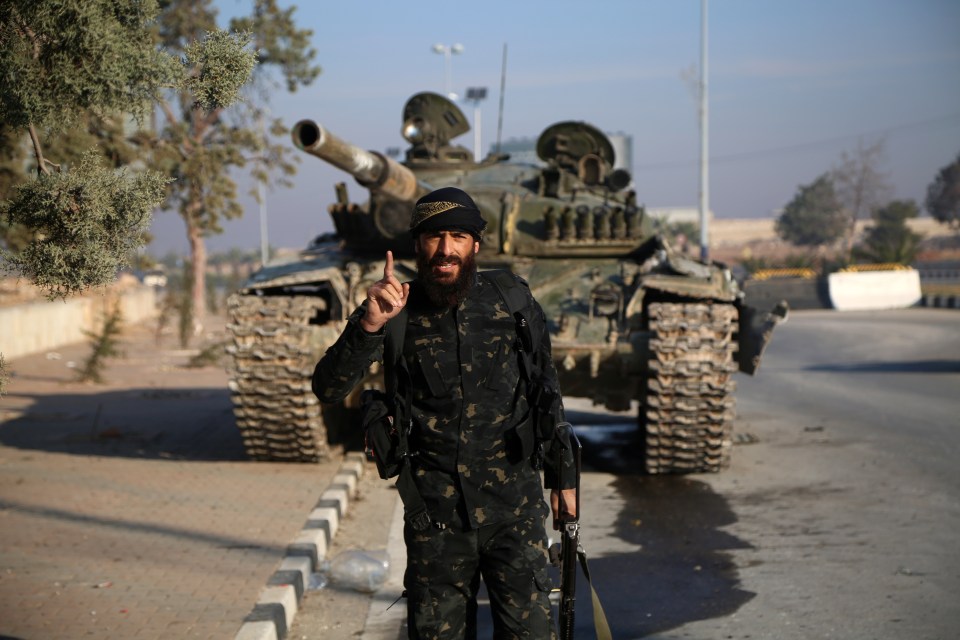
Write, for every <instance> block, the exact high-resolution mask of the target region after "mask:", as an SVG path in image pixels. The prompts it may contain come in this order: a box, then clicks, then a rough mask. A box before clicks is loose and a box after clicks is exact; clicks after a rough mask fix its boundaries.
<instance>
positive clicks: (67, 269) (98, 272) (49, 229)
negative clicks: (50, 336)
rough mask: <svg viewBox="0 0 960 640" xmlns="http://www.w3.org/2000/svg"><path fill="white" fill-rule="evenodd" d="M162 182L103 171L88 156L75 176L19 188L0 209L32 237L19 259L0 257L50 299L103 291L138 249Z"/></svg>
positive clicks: (158, 178) (158, 176)
mask: <svg viewBox="0 0 960 640" xmlns="http://www.w3.org/2000/svg"><path fill="white" fill-rule="evenodd" d="M166 183H167V179H166V178H165V177H164V176H163V175H161V174H159V173H155V172H144V173H139V174H131V173H129V172H128V171H126V170H124V169H119V170H112V169H105V168H103V167H102V166H100V165H99V163H98V161H97V158H96V154H94V153H89V154H87V155H86V156H84V157H83V159H82V160H81V162H80V165H79V166H78V167H77V168H76V169H75V170H73V171H69V172H63V173H52V174H47V175H42V176H40V178H39V179H37V180H34V181H32V182H26V183H23V184H21V185H20V186H18V187H17V189H16V192H15V196H14V197H13V198H12V199H11V200H9V201H6V202H4V203H2V205H0V218H4V219H7V220H9V222H10V224H12V225H18V226H20V227H23V228H25V229H28V230H30V231H31V232H32V235H33V238H34V239H33V240H31V241H30V242H29V244H27V245H26V246H25V247H24V248H23V249H22V250H21V251H20V252H19V253H16V254H12V253H9V252H6V251H0V255H2V256H3V257H4V258H5V259H6V262H7V267H8V269H10V270H12V271H15V272H17V273H19V274H20V275H22V276H25V277H28V278H31V279H33V280H34V281H35V283H36V284H37V285H38V286H39V287H40V288H42V289H44V290H45V291H46V292H47V295H48V297H50V298H62V297H65V296H67V295H70V294H73V293H76V292H79V291H82V290H83V289H85V288H87V287H89V286H98V285H105V284H107V283H109V282H111V281H112V280H113V279H114V277H115V276H116V273H117V271H118V270H119V269H120V267H121V266H123V265H125V264H126V260H127V257H128V256H129V254H130V252H131V251H132V250H133V249H135V248H137V247H139V246H141V245H142V244H143V241H142V238H143V234H144V232H145V231H146V229H147V228H148V227H149V225H150V219H151V212H152V210H153V208H154V207H155V206H156V205H157V203H158V202H160V201H161V200H162V199H163V194H164V191H165V188H166Z"/></svg>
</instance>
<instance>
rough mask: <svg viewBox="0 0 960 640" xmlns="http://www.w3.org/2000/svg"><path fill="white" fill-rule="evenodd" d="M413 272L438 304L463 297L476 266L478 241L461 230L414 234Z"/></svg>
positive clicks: (453, 303)
mask: <svg viewBox="0 0 960 640" xmlns="http://www.w3.org/2000/svg"><path fill="white" fill-rule="evenodd" d="M415 247H416V251H417V272H418V273H419V275H420V278H421V280H423V283H424V284H425V285H426V288H427V294H428V295H429V296H430V298H431V299H432V300H433V301H434V303H435V304H437V305H439V306H447V305H449V306H455V305H457V304H459V302H461V301H462V300H463V299H464V296H465V295H466V291H467V290H468V289H469V287H470V285H471V284H472V278H473V273H474V271H475V270H476V263H475V261H474V256H475V255H476V254H477V252H479V251H480V243H479V242H477V241H476V240H474V238H473V236H472V235H470V234H469V233H467V232H465V231H426V232H424V233H421V234H420V235H419V236H418V237H417V242H416V245H415Z"/></svg>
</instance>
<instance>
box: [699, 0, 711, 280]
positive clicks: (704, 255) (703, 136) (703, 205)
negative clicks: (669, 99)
mask: <svg viewBox="0 0 960 640" xmlns="http://www.w3.org/2000/svg"><path fill="white" fill-rule="evenodd" d="M708 115H709V114H708V112H707V0H700V260H701V261H703V262H709V261H710V233H709V229H708V225H709V220H708V219H707V218H708V217H709V215H710V166H709V165H710V162H709V151H708V148H709V145H708V144H707V138H708V135H707V134H708V124H709V117H708Z"/></svg>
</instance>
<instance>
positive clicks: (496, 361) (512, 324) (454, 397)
mask: <svg viewBox="0 0 960 640" xmlns="http://www.w3.org/2000/svg"><path fill="white" fill-rule="evenodd" d="M530 304H531V312H532V314H533V317H534V321H537V322H541V323H544V324H545V319H544V315H543V310H542V309H541V308H540V305H539V304H538V303H537V302H536V301H535V300H534V299H533V296H532V295H531V296H530ZM407 309H408V313H409V317H408V324H407V328H406V332H405V337H404V346H403V359H404V363H405V367H404V368H405V370H406V371H405V374H404V375H400V376H399V380H398V384H399V389H398V395H400V396H405V395H407V394H408V397H409V398H410V409H411V411H410V412H411V414H412V415H411V418H412V430H411V434H410V437H409V443H410V448H411V450H412V451H414V452H415V455H414V457H413V458H412V460H413V471H414V478H415V481H416V484H417V488H418V490H419V491H420V494H421V496H422V497H423V499H424V502H425V503H426V506H427V511H428V512H429V514H430V517H431V518H432V519H433V520H435V521H437V522H442V523H444V524H447V525H450V526H460V527H464V528H476V527H479V526H481V525H484V524H492V523H496V522H503V521H507V520H512V519H515V518H520V517H530V516H532V515H535V514H536V515H541V516H545V515H546V513H547V507H546V505H545V503H544V501H543V491H542V489H541V488H540V477H539V473H538V472H537V470H536V469H534V467H533V465H532V464H531V462H530V460H531V454H532V453H533V450H534V439H535V434H534V425H533V420H532V419H531V411H530V407H529V405H528V402H527V398H526V396H525V389H526V385H525V384H523V382H522V380H521V371H520V364H519V358H518V354H517V349H518V348H519V340H518V337H517V335H516V321H515V319H514V318H513V316H512V315H511V314H510V313H509V312H508V310H507V308H506V304H505V303H504V302H503V300H502V299H501V297H500V295H499V293H498V292H497V290H496V288H495V287H494V286H493V285H492V284H490V283H488V282H486V281H485V280H484V279H483V278H478V279H477V282H476V283H475V284H474V286H473V288H472V289H471V291H470V292H469V294H468V295H467V297H466V299H465V300H464V301H463V302H462V303H461V304H460V305H459V306H458V307H456V308H453V309H438V308H436V307H434V306H432V305H431V304H429V302H428V301H427V300H426V299H425V296H424V295H423V294H422V293H421V292H420V289H419V287H416V286H414V287H412V288H411V294H410V298H409V300H408V303H407ZM364 310H365V307H364V306H363V305H361V306H360V307H359V308H358V309H357V310H356V311H354V313H353V314H352V315H351V316H350V319H349V321H348V324H347V327H346V329H345V330H344V332H343V334H342V335H341V336H340V338H339V339H338V340H337V342H336V343H335V344H334V345H333V346H332V347H330V349H329V350H328V351H327V353H326V355H324V357H323V358H322V359H321V360H320V362H319V363H318V364H317V367H316V369H315V371H314V374H313V381H312V382H313V390H314V393H316V394H317V397H319V398H320V400H321V401H323V402H336V401H339V400H340V399H342V398H343V397H345V396H346V395H347V394H348V393H349V392H350V390H351V389H352V388H353V387H354V386H355V385H356V384H357V383H358V382H359V381H360V380H361V379H362V378H363V376H364V374H365V373H366V371H367V369H368V367H369V366H370V364H371V363H372V362H374V361H378V360H382V357H383V340H384V333H383V331H381V332H380V333H378V334H368V333H366V332H365V331H364V330H363V329H362V328H360V326H359V324H358V323H359V319H360V318H361V317H362V316H363V313H364ZM541 326H543V325H541ZM542 333H543V339H542V340H541V344H540V353H539V354H537V356H538V358H539V360H540V364H541V368H542V370H543V371H542V376H543V380H544V381H545V382H546V383H547V384H551V385H552V386H553V388H557V375H556V370H555V369H554V366H553V361H552V359H551V357H550V339H549V333H548V332H547V331H546V330H544V331H543V332H542ZM550 462H551V461H549V460H548V461H547V464H546V465H545V472H546V475H547V486H548V487H553V486H556V473H555V471H554V469H553V468H552V465H551V464H550ZM570 486H572V485H570Z"/></svg>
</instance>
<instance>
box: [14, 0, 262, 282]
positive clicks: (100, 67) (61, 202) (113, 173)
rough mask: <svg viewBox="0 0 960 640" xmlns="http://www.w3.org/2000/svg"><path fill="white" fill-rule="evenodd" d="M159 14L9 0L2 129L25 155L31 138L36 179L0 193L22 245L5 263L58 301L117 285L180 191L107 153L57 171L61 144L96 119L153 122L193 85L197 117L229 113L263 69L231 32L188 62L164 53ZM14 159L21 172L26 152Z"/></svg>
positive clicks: (132, 4)
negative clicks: (155, 217)
mask: <svg viewBox="0 0 960 640" xmlns="http://www.w3.org/2000/svg"><path fill="white" fill-rule="evenodd" d="M158 9H159V7H158V5H157V3H156V2H155V1H154V0H44V1H43V2H36V1H35V0H0V68H2V69H3V73H2V74H0V122H3V125H4V129H5V135H6V136H9V139H10V140H11V142H12V144H13V146H14V147H16V146H17V134H18V133H19V134H22V135H24V136H26V138H27V140H28V143H27V147H28V149H29V153H30V154H31V155H32V157H33V160H34V162H33V167H34V171H35V173H36V176H35V178H33V179H29V180H9V181H8V186H9V187H12V188H9V190H8V191H6V192H4V193H3V194H0V195H2V197H3V198H4V201H3V202H2V203H0V219H2V220H3V224H2V226H3V228H4V229H5V230H6V231H8V232H9V234H8V236H9V237H13V238H15V241H14V242H12V243H10V242H8V243H7V244H8V247H7V248H6V249H4V250H3V253H2V258H3V261H4V267H5V268H6V269H7V270H9V271H12V272H15V273H17V274H19V275H21V276H24V277H27V278H30V279H32V280H33V281H35V282H36V283H37V284H38V285H39V286H40V287H41V288H42V289H43V290H44V291H46V293H47V295H48V296H50V297H53V298H56V297H64V296H67V295H70V294H73V293H76V292H79V291H82V290H84V289H86V288H89V287H91V286H99V285H104V284H107V283H109V282H110V281H111V280H112V279H113V278H114V277H115V275H116V272H117V270H118V269H119V268H121V267H122V266H124V265H125V263H126V261H127V259H128V257H129V256H130V255H131V253H132V252H133V250H135V249H137V248H139V247H141V246H143V244H144V243H145V239H146V235H145V234H146V230H147V229H148V228H149V225H150V220H151V215H152V212H153V210H154V209H155V208H156V207H157V205H159V204H160V203H161V202H163V200H164V198H165V195H166V189H167V184H168V183H169V181H170V177H169V176H167V175H164V174H163V173H162V172H158V171H145V170H139V169H137V170H134V169H133V168H131V167H130V166H120V167H117V166H116V164H117V163H116V162H114V166H104V161H103V156H104V153H103V150H102V149H101V148H99V147H98V146H94V147H92V148H90V149H88V150H85V151H82V152H81V153H80V154H79V155H76V154H75V155H74V157H73V158H72V161H71V162H63V163H58V162H54V161H53V160H52V159H51V156H48V155H47V153H46V151H45V150H46V149H48V148H49V147H50V146H51V141H53V140H57V139H58V137H59V136H62V135H64V132H71V131H74V130H76V129H77V128H78V126H79V124H78V123H84V124H86V123H89V122H91V121H92V120H94V119H99V120H101V121H111V120H112V122H113V124H114V125H116V124H117V123H118V122H122V121H124V120H125V117H126V116H133V117H134V118H135V119H136V121H138V122H141V123H143V122H145V120H146V119H147V118H148V116H149V115H150V112H151V110H152V108H153V105H154V104H156V101H157V100H159V99H160V97H161V92H162V91H163V90H164V89H165V88H176V87H193V90H194V91H195V92H196V94H197V96H198V100H197V103H196V108H197V109H198V110H205V111H209V110H213V109H219V108H222V107H223V106H224V104H227V103H229V101H231V100H235V99H236V96H237V94H238V91H239V88H240V87H241V86H242V85H243V84H244V83H246V82H247V79H248V78H249V75H250V71H251V70H252V68H253V65H254V64H255V53H254V52H253V51H252V50H250V49H249V47H247V46H246V43H247V41H248V39H249V38H247V39H245V38H244V37H242V36H239V37H238V36H231V35H228V34H226V33H223V32H211V33H209V34H204V35H205V36H206V37H203V38H201V39H198V40H197V42H196V46H195V47H194V48H192V49H191V50H189V51H187V52H185V56H184V57H182V58H181V57H178V56H176V55H172V54H171V53H170V52H168V51H165V50H163V49H162V48H160V47H158V46H157V43H156V39H155V36H154V30H153V29H154V26H155V19H156V17H157V14H158ZM212 61H217V62H218V63H219V66H214V65H213V64H212ZM212 72H216V75H214V73H212ZM198 88H199V89H198ZM6 155H7V158H6V159H8V160H10V161H11V162H16V156H17V152H15V151H14V152H7V153H6ZM11 157H12V159H11ZM7 166H8V167H9V166H10V164H8V165H7ZM16 183H18V184H16ZM14 185H15V186H14ZM11 245H13V246H12V247H11ZM11 248H12V249H13V250H11Z"/></svg>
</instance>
